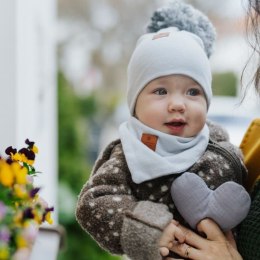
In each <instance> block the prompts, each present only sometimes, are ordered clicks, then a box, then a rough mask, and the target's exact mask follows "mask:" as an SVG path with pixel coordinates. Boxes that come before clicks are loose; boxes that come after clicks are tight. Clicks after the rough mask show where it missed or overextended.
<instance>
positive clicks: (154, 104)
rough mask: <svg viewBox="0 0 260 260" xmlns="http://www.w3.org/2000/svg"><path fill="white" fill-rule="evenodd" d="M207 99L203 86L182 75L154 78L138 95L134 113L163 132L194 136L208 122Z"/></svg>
mask: <svg viewBox="0 0 260 260" xmlns="http://www.w3.org/2000/svg"><path fill="white" fill-rule="evenodd" d="M206 115H207V102H206V98H205V95H204V92H203V89H202V88H201V86H200V85H199V84H198V83H197V82H196V81H194V80H193V79H191V78H189V77H187V76H183V75H170V76H165V77H160V78H157V79H155V80H152V81H151V82H150V83H148V84H147V85H146V86H145V88H144V89H143V90H142V91H141V93H140V94H139V96H138V98H137V101H136V106H135V116H136V117H137V118H138V120H140V121H141V122H142V123H143V124H145V125H147V126H149V127H151V128H153V129H156V130H158V131H161V132H163V133H167V134H171V135H176V136H181V137H192V136H195V135H197V134H198V133H199V132H200V131H201V130H202V128H203V126H204V124H205V122H206Z"/></svg>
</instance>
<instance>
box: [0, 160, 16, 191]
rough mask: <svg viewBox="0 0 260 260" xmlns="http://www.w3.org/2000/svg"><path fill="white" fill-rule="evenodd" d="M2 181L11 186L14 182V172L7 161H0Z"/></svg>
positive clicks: (0, 180)
mask: <svg viewBox="0 0 260 260" xmlns="http://www.w3.org/2000/svg"><path fill="white" fill-rule="evenodd" d="M0 183H1V184H2V185H4V186H7V187H11V186H12V185H13V183H14V173H13V171H12V169H11V167H10V165H9V164H8V163H6V162H1V163H0Z"/></svg>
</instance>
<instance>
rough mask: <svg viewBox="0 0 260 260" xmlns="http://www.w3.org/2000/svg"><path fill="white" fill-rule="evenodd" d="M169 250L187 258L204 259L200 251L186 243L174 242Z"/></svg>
mask: <svg viewBox="0 0 260 260" xmlns="http://www.w3.org/2000/svg"><path fill="white" fill-rule="evenodd" d="M171 251H173V252H175V253H177V254H178V255H179V256H181V257H183V258H188V259H204V257H203V255H202V254H201V251H200V250H198V249H196V248H194V247H192V246H189V245H187V244H186V243H182V244H180V243H175V244H173V246H172V248H171Z"/></svg>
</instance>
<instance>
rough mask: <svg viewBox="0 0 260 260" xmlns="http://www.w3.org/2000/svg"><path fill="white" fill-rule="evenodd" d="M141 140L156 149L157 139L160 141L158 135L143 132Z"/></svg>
mask: <svg viewBox="0 0 260 260" xmlns="http://www.w3.org/2000/svg"><path fill="white" fill-rule="evenodd" d="M141 141H142V143H143V144H145V145H146V146H147V147H149V148H150V149H151V150H153V151H155V149H156V144H157V141H158V136H156V135H151V134H142V138H141Z"/></svg>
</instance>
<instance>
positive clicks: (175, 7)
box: [147, 0, 216, 57]
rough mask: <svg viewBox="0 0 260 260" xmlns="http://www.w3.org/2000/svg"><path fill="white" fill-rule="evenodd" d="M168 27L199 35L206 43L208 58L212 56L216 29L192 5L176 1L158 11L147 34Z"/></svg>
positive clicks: (152, 18)
mask: <svg viewBox="0 0 260 260" xmlns="http://www.w3.org/2000/svg"><path fill="white" fill-rule="evenodd" d="M167 27H177V28H178V29H179V30H185V31H189V32H192V33H194V34H196V35H198V36H199V37H200V38H201V39H202V41H203V43H204V46H205V51H206V53H207V56H208V57H210V56H211V54H212V52H213V45H214V42H215V39H216V31H215V28H214V26H213V25H212V23H211V22H210V21H209V19H208V17H207V16H206V15H204V14H203V13H201V12H200V11H198V10H197V9H195V8H193V7H192V6H191V5H189V4H185V3H183V2H180V1H178V0H175V1H171V2H170V3H169V4H168V5H167V6H165V7H163V8H160V9H158V10H156V11H155V12H154V14H153V16H152V17H151V22H150V23H149V24H148V26H147V32H157V31H159V30H160V29H163V28H167Z"/></svg>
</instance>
